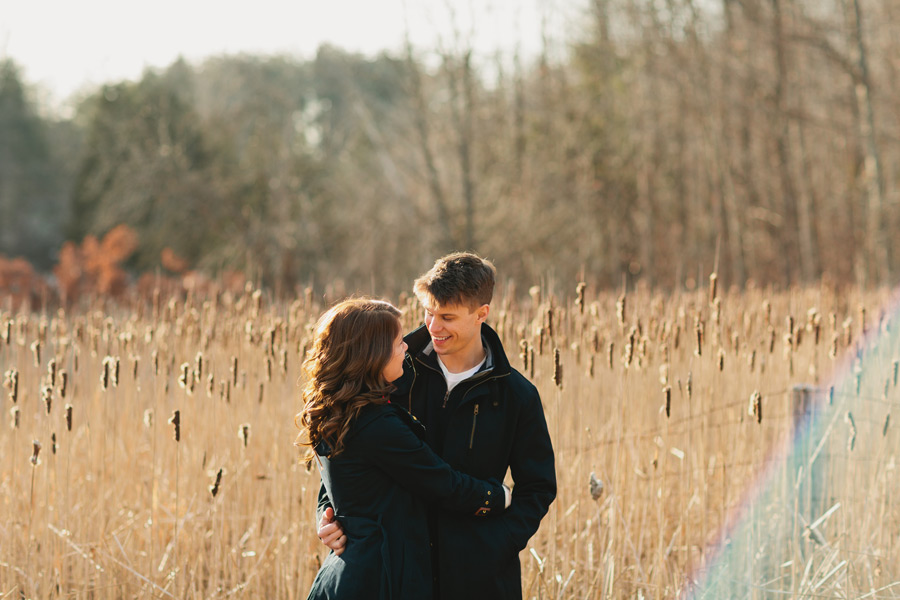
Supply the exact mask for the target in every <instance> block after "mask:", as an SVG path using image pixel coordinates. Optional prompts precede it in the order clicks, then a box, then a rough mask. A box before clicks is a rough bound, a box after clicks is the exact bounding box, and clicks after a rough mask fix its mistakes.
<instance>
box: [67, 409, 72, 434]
mask: <svg viewBox="0 0 900 600" xmlns="http://www.w3.org/2000/svg"><path fill="white" fill-rule="evenodd" d="M66 431H72V405H71V404H66Z"/></svg>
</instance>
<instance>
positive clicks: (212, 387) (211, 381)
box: [206, 373, 216, 398]
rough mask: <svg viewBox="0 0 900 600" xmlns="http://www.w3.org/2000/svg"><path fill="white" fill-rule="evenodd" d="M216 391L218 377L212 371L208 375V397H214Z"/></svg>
mask: <svg viewBox="0 0 900 600" xmlns="http://www.w3.org/2000/svg"><path fill="white" fill-rule="evenodd" d="M215 391H216V378H215V376H214V375H213V374H212V373H210V374H209V375H208V376H207V377H206V397H207V398H212V397H213V393H215Z"/></svg>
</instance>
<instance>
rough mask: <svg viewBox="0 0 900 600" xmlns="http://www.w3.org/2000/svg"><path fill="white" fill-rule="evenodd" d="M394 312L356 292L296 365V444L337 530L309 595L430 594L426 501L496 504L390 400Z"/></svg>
mask: <svg viewBox="0 0 900 600" xmlns="http://www.w3.org/2000/svg"><path fill="white" fill-rule="evenodd" d="M399 317H400V311H399V310H397V309H396V308H395V307H394V306H392V305H390V304H388V303H387V302H381V301H377V300H371V299H367V298H357V299H351V300H345V301H343V302H341V303H339V304H337V305H336V306H334V307H333V308H331V309H330V310H328V311H327V312H326V313H325V314H324V315H323V316H322V317H321V318H320V319H319V322H318V325H317V327H316V339H315V342H314V345H313V348H312V350H310V352H309V353H308V355H307V358H306V361H305V362H304V365H303V369H304V372H305V373H306V376H307V383H306V386H305V388H304V390H303V401H304V407H303V410H302V411H301V412H300V414H298V415H297V418H296V419H295V420H296V422H297V424H298V426H299V427H300V429H301V430H302V431H303V433H301V436H300V438H299V440H298V444H300V445H305V446H309V447H310V448H312V449H313V450H314V455H313V456H312V457H310V459H309V460H312V459H313V457H314V458H315V460H316V461H317V462H318V464H319V470H320V473H321V476H322V483H323V486H324V489H325V491H326V492H327V494H328V498H329V500H330V501H331V504H332V506H333V507H334V510H335V517H336V519H337V520H338V521H340V523H341V525H342V526H343V529H344V533H345V535H346V536H347V544H346V548H345V550H344V552H343V553H341V554H340V556H338V555H337V554H335V553H333V552H332V553H331V554H329V555H328V558H327V559H326V560H325V562H324V563H323V564H322V568H321V569H320V570H319V573H318V575H317V576H316V579H315V581H314V582H313V585H312V589H311V590H310V593H309V598H310V599H330V600H333V599H340V600H346V599H352V598H366V599H371V598H384V599H398V598H409V599H416V600H418V599H426V600H427V599H428V598H431V596H432V578H431V554H430V551H429V548H430V545H429V544H430V540H429V537H428V525H427V522H426V512H425V502H434V503H438V504H440V505H441V506H442V507H443V508H445V509H448V510H454V511H459V512H463V513H468V514H472V515H478V516H486V515H489V514H497V513H499V512H502V510H503V508H504V498H505V493H504V489H503V486H502V485H501V484H500V483H499V482H496V481H492V482H487V481H481V480H479V479H474V478H472V477H469V476H467V475H464V474H462V473H459V472H457V471H454V470H452V469H451V468H450V466H449V465H447V463H445V462H444V461H442V460H441V459H440V458H439V457H438V456H437V455H436V454H434V453H433V452H432V451H431V450H430V449H429V448H428V446H427V445H425V443H424V442H423V441H422V440H421V437H420V435H421V431H423V430H424V428H422V426H421V425H420V424H419V423H418V422H417V421H416V420H415V418H414V417H412V416H411V415H410V414H409V413H408V412H406V411H405V410H404V409H403V408H400V407H398V406H395V405H392V404H391V403H390V399H389V395H390V392H391V391H392V390H393V386H392V385H391V383H390V382H391V381H394V380H395V379H397V378H399V377H400V376H401V375H402V374H403V360H404V356H405V353H406V344H405V343H404V342H403V336H402V331H401V325H400V318H399Z"/></svg>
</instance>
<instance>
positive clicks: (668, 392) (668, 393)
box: [663, 385, 672, 419]
mask: <svg viewBox="0 0 900 600" xmlns="http://www.w3.org/2000/svg"><path fill="white" fill-rule="evenodd" d="M663 397H664V398H665V401H666V404H665V406H666V418H667V419H668V418H669V417H670V416H672V386H671V385H667V386H666V387H664V388H663Z"/></svg>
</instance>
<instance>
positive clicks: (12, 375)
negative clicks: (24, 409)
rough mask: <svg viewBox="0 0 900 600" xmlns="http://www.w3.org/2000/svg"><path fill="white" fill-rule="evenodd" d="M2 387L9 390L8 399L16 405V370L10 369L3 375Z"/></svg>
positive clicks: (17, 395) (17, 383) (17, 373)
mask: <svg viewBox="0 0 900 600" xmlns="http://www.w3.org/2000/svg"><path fill="white" fill-rule="evenodd" d="M3 387H5V388H7V389H8V390H9V399H10V400H12V403H13V404H16V403H17V402H18V401H19V372H18V371H17V370H16V369H10V370H9V371H7V372H6V373H5V374H4V377H3Z"/></svg>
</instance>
